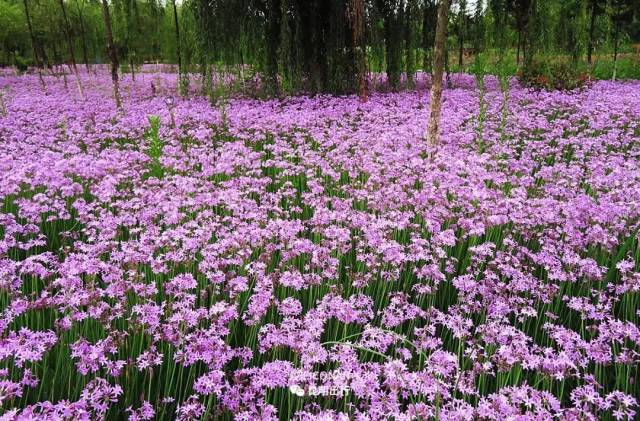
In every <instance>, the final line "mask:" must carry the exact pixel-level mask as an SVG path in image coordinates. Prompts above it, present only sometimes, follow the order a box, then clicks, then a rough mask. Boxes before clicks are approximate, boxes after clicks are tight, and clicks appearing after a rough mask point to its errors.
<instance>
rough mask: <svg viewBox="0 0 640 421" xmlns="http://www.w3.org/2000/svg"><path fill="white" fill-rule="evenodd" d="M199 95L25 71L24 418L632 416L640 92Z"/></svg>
mask: <svg viewBox="0 0 640 421" xmlns="http://www.w3.org/2000/svg"><path fill="white" fill-rule="evenodd" d="M174 78H175V76H174V75H153V74H139V75H138V76H137V78H136V81H131V80H129V79H126V78H125V81H124V82H123V84H122V91H123V95H122V96H123V98H124V110H123V111H122V112H118V111H116V110H115V108H114V105H113V101H112V98H111V96H110V95H111V91H110V89H111V88H110V80H109V78H108V75H106V74H100V75H99V76H95V75H85V76H83V84H84V96H85V97H84V100H82V99H80V98H79V95H78V92H77V91H76V90H75V84H74V83H73V82H72V81H71V79H70V80H69V83H68V87H67V88H65V84H64V83H63V81H62V79H61V78H58V79H55V78H54V77H52V76H47V77H46V78H45V79H46V83H47V87H46V91H45V92H43V90H42V88H41V86H40V83H39V80H38V77H37V76H35V75H30V76H22V77H17V76H10V75H7V76H3V77H0V90H2V91H3V92H4V94H3V98H4V102H5V104H6V108H7V112H6V115H5V116H0V175H1V176H0V198H1V199H2V203H3V207H2V211H1V213H0V312H1V314H2V316H1V318H0V411H1V413H2V414H3V415H2V419H6V420H13V419H23V418H29V417H37V418H43V419H52V420H54V419H56V420H57V419H63V418H64V419H95V418H103V417H106V418H111V419H120V418H122V417H124V416H129V417H130V419H134V420H146V419H172V418H174V417H177V418H180V419H197V418H203V419H219V418H224V417H227V418H232V417H233V418H236V419H247V420H249V419H251V420H253V419H270V418H278V417H281V418H282V419H286V418H289V417H294V416H295V417H299V418H301V419H316V418H322V419H346V418H356V419H362V420H368V419H371V420H375V419H389V418H392V419H412V418H414V419H420V418H422V419H429V418H440V419H443V420H444V419H456V420H458V419H460V420H463V419H523V420H524V419H539V420H543V419H544V420H546V419H551V418H561V419H597V418H618V419H625V418H629V419H631V418H633V417H634V414H635V411H636V409H637V402H636V399H637V398H638V397H640V392H638V391H639V390H640V388H638V386H637V383H638V381H639V380H640V379H638V375H639V374H640V373H639V369H638V367H639V366H638V362H639V360H640V355H639V351H640V330H639V329H638V320H639V316H640V315H639V312H638V303H639V301H640V300H639V289H640V248H639V246H638V229H639V228H640V223H639V222H640V83H638V82H627V83H609V82H596V83H594V84H593V86H591V87H590V88H589V89H586V90H582V91H579V92H565V93H560V92H534V91H529V90H526V89H523V88H520V87H519V86H518V85H517V84H516V83H515V82H514V83H513V84H512V86H511V89H510V92H509V95H508V98H509V101H508V109H507V108H505V107H503V105H504V104H503V100H504V98H505V95H504V94H503V92H501V91H500V89H499V84H498V83H497V81H495V80H493V79H491V78H487V81H486V86H487V92H486V94H485V95H484V100H485V101H486V118H484V119H482V120H483V121H481V122H480V121H479V119H478V116H479V115H482V114H483V113H480V112H479V96H478V92H477V90H476V89H475V84H474V78H473V77H472V76H465V75H458V76H454V77H453V78H452V82H453V88H452V89H447V90H445V94H444V106H443V120H442V126H441V130H442V139H441V144H440V145H439V146H438V148H437V149H436V150H429V149H428V148H427V145H426V142H425V141H424V140H422V136H423V133H424V132H425V126H426V122H427V117H428V92H426V91H424V90H419V91H416V92H407V93H401V94H375V95H372V97H371V98H370V100H369V101H368V102H367V103H361V102H359V101H358V99H357V98H354V97H323V96H318V97H314V98H306V97H298V98H291V99H288V100H285V101H280V100H272V101H264V102H258V101H254V100H246V99H234V100H230V101H228V102H226V103H224V104H221V105H219V106H217V107H212V106H211V105H210V104H209V101H208V100H207V99H206V98H201V97H198V96H196V95H195V94H194V95H191V96H190V97H189V98H181V97H178V96H176V95H175V81H174ZM152 82H153V83H154V86H155V88H154V89H153V90H152V89H151V88H150V85H151V83H152ZM168 98H170V99H169V100H168ZM505 111H506V112H505ZM151 115H157V116H159V117H160V128H159V134H158V136H157V137H154V136H153V134H152V131H150V130H149V126H150V123H149V116H151ZM154 148H156V149H154ZM158 150H159V151H160V153H159V154H155V152H153V151H156V152H157V151H158ZM154 154H155V155H154Z"/></svg>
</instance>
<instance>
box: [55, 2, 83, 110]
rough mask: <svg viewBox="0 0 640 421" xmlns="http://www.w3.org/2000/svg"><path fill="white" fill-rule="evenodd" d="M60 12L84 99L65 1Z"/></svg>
mask: <svg viewBox="0 0 640 421" xmlns="http://www.w3.org/2000/svg"><path fill="white" fill-rule="evenodd" d="M60 10H61V11H62V21H63V23H64V35H65V38H66V39H67V48H68V49H69V58H70V59H71V66H72V67H73V73H74V74H75V76H76V85H77V87H78V92H79V93H80V98H83V99H84V92H83V91H82V82H81V81H80V73H78V66H77V64H76V53H75V52H74V51H73V39H71V26H69V19H67V9H66V8H65V7H64V0H60Z"/></svg>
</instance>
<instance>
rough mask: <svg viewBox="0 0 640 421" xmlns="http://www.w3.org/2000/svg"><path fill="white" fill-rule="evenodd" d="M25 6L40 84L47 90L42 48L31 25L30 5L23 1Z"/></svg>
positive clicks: (25, 0)
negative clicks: (43, 75) (43, 73)
mask: <svg viewBox="0 0 640 421" xmlns="http://www.w3.org/2000/svg"><path fill="white" fill-rule="evenodd" d="M23 4H24V14H25V16H26V18H27V27H28V28H29V36H30V37H31V47H32V48H33V58H34V59H35V61H36V65H37V66H38V78H39V79H40V84H41V85H42V89H44V88H45V83H44V78H43V77H42V72H43V70H44V65H43V61H42V60H41V57H40V49H41V46H40V44H39V43H38V39H37V38H36V36H35V34H34V33H33V24H32V23H31V14H30V12H29V3H28V1H27V0H23Z"/></svg>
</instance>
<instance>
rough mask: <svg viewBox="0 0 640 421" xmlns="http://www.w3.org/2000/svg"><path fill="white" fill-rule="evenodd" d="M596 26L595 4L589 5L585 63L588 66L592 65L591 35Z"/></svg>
mask: <svg viewBox="0 0 640 421" xmlns="http://www.w3.org/2000/svg"><path fill="white" fill-rule="evenodd" d="M595 26H596V4H595V2H592V3H591V20H590V22H589V43H588V45H587V63H589V66H591V64H592V63H593V61H592V57H591V56H592V55H593V34H594V30H595Z"/></svg>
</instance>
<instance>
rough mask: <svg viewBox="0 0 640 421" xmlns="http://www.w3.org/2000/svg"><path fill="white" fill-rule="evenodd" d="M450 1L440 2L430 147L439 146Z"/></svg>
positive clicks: (429, 135) (428, 130)
mask: <svg viewBox="0 0 640 421" xmlns="http://www.w3.org/2000/svg"><path fill="white" fill-rule="evenodd" d="M448 16H449V0H440V3H439V5H438V21H437V25H436V40H435V45H434V58H433V85H432V87H431V104H430V108H431V115H430V117H429V127H428V129H427V142H428V144H429V145H430V146H435V145H437V144H438V136H439V135H438V129H439V126H440V111H441V107H442V73H443V71H444V59H445V48H446V38H447V23H448Z"/></svg>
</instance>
